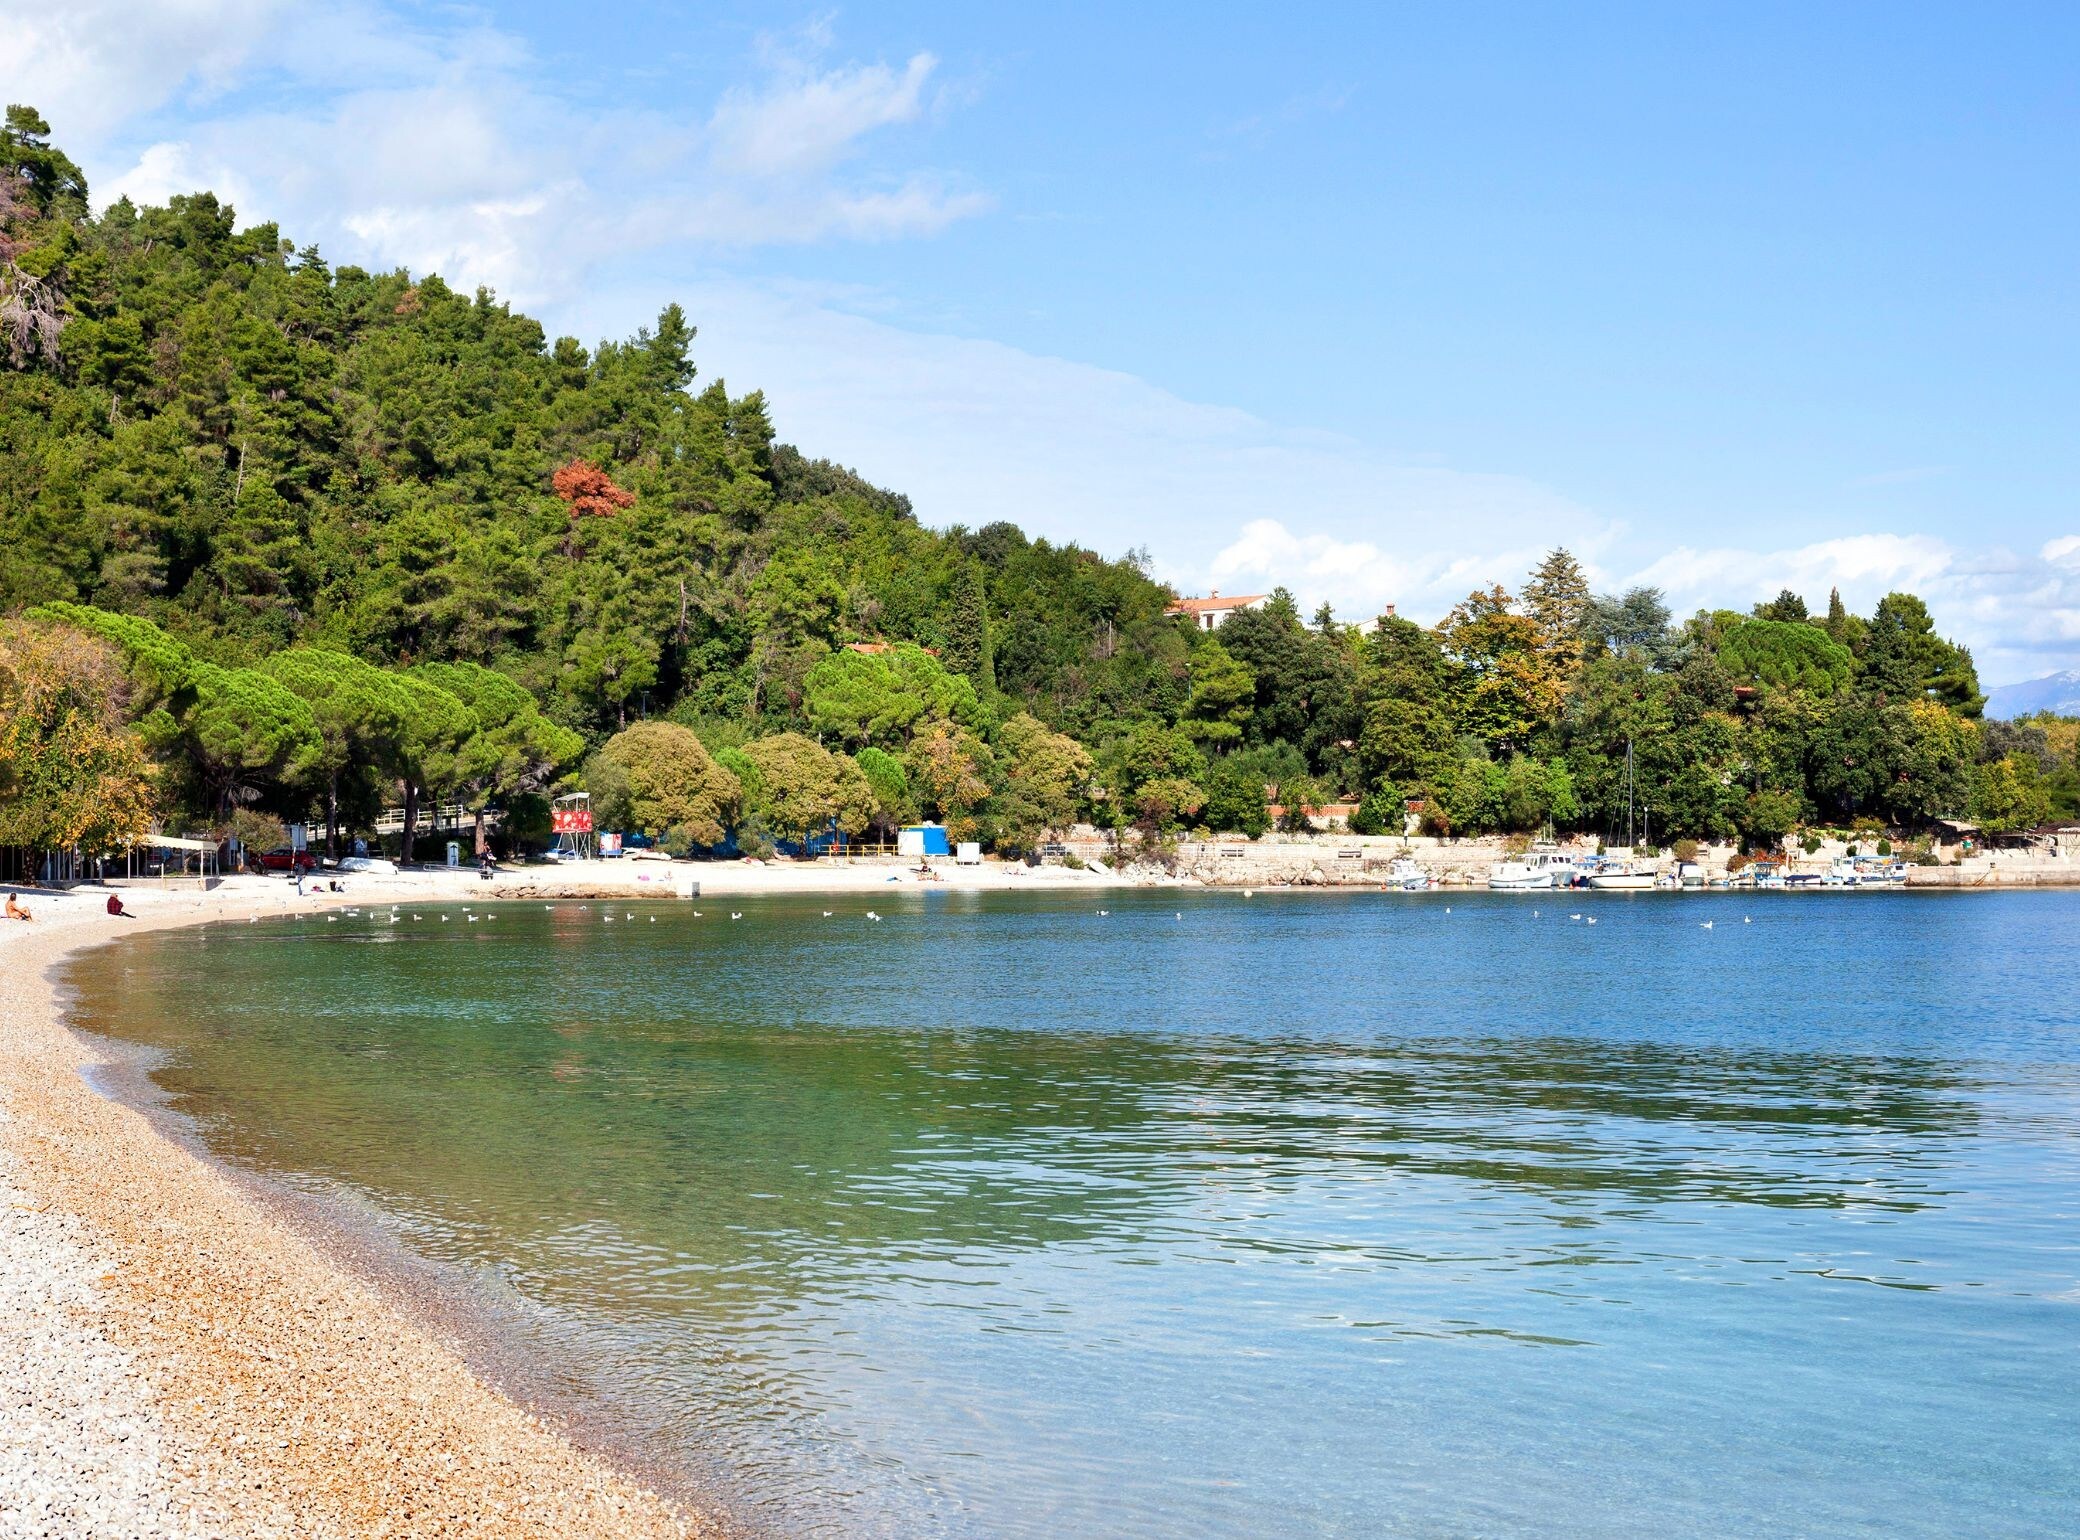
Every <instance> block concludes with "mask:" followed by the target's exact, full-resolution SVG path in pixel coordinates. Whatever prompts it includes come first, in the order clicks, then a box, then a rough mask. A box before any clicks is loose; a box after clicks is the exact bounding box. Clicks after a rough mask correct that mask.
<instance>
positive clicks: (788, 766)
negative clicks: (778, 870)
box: [743, 733, 875, 844]
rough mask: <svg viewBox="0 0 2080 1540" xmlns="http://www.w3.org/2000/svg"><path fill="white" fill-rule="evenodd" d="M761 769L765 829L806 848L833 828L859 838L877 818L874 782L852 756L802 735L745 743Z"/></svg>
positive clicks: (750, 757) (748, 754)
mask: <svg viewBox="0 0 2080 1540" xmlns="http://www.w3.org/2000/svg"><path fill="white" fill-rule="evenodd" d="M743 754H744V757H745V758H746V759H747V760H749V761H750V762H751V764H752V766H753V767H754V768H755V769H756V771H757V788H758V790H757V807H758V811H759V812H760V814H761V815H762V816H763V818H764V820H765V822H766V824H767V826H768V827H769V828H771V829H772V830H773V831H774V832H776V833H778V834H783V835H788V836H791V837H792V838H793V839H795V840H796V841H798V842H800V843H803V844H806V843H807V842H808V841H809V840H810V839H812V838H814V837H816V836H818V835H821V834H823V833H825V832H827V831H829V830H831V829H836V830H838V831H839V832H841V833H844V834H859V833H861V832H862V831H864V830H865V829H866V827H867V824H868V822H869V821H870V820H871V819H872V817H873V815H874V809H875V802H874V792H873V787H872V785H871V783H869V781H868V780H867V777H866V775H865V774H864V773H863V772H862V771H861V770H860V767H859V766H858V765H857V764H856V763H855V762H854V761H853V760H852V759H850V758H849V757H848V756H846V755H843V754H833V753H831V751H830V750H828V749H826V748H824V747H823V746H822V745H821V744H819V743H817V742H815V741H814V740H813V739H810V738H804V737H803V736H802V735H801V734H800V733H777V734H775V735H774V736H773V737H770V738H759V739H757V740H755V741H753V742H751V743H747V744H746V745H745V746H744V749H743Z"/></svg>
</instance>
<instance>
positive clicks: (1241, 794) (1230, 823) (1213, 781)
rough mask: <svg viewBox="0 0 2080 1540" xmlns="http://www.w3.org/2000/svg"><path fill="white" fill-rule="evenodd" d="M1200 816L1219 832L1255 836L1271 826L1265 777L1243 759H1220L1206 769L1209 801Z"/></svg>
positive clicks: (1252, 837)
mask: <svg viewBox="0 0 2080 1540" xmlns="http://www.w3.org/2000/svg"><path fill="white" fill-rule="evenodd" d="M1199 816H1200V817H1201V818H1203V819H1204V820H1205V821H1206V826H1207V827H1208V828H1209V829H1212V830H1214V831H1215V832H1216V833H1232V834H1246V835H1248V836H1249V837H1250V838H1251V839H1256V838H1257V837H1258V836H1260V835H1262V834H1263V833H1264V831H1265V830H1267V829H1269V828H1270V827H1271V809H1270V805H1269V799H1268V798H1266V797H1265V795H1264V781H1263V778H1262V777H1261V776H1259V775H1257V774H1256V773H1255V772H1254V771H1253V770H1252V769H1251V768H1250V766H1249V764H1248V763H1247V762H1246V761H1244V760H1241V759H1238V758H1235V757H1233V756H1230V757H1229V758H1226V759H1222V760H1219V761H1217V762H1216V763H1215V764H1214V766H1213V768H1212V769H1211V770H1210V771H1208V772H1207V778H1206V803H1205V805H1204V806H1203V807H1202V808H1201V809H1200V810H1199Z"/></svg>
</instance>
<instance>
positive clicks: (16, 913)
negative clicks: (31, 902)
mask: <svg viewBox="0 0 2080 1540" xmlns="http://www.w3.org/2000/svg"><path fill="white" fill-rule="evenodd" d="M7 917H8V918H9V919H10V920H27V919H32V918H34V916H32V915H31V914H30V913H29V911H28V910H26V909H24V908H23V907H22V906H21V905H20V904H18V903H16V902H15V901H14V895H13V894H12V893H10V894H8V895H7Z"/></svg>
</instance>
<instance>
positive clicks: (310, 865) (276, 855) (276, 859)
mask: <svg viewBox="0 0 2080 1540" xmlns="http://www.w3.org/2000/svg"><path fill="white" fill-rule="evenodd" d="M252 860H253V864H254V865H255V866H257V867H259V868H260V870H262V871H263V872H290V871H295V872H314V871H316V870H317V869H318V859H317V857H316V856H314V855H312V854H311V853H310V851H308V850H290V849H287V848H286V847H285V848H283V849H281V850H266V851H261V852H259V853H258V854H256V855H254V856H253V858H252Z"/></svg>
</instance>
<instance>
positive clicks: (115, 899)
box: [108, 893, 137, 920]
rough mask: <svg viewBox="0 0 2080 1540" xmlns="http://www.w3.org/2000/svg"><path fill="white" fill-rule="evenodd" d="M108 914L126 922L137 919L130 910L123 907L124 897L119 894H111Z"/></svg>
mask: <svg viewBox="0 0 2080 1540" xmlns="http://www.w3.org/2000/svg"><path fill="white" fill-rule="evenodd" d="M108 912H109V913H110V914H112V915H115V916H117V917H118V918H121V919H125V920H133V919H135V918H137V917H136V916H135V915H133V914H132V913H131V912H130V911H129V910H127V909H125V908H124V907H123V899H122V895H121V894H118V893H111V894H109V895H108Z"/></svg>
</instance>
